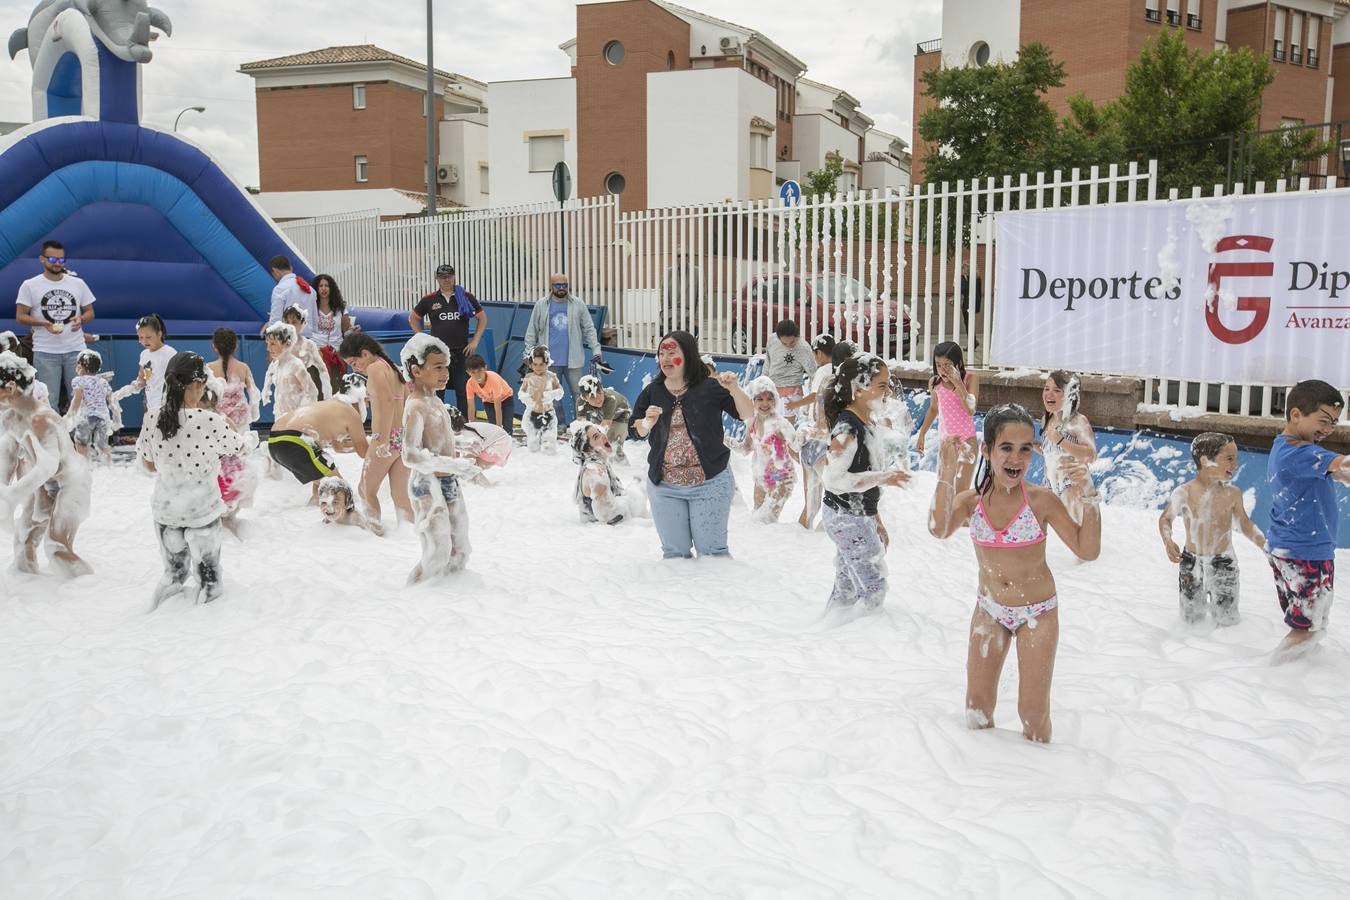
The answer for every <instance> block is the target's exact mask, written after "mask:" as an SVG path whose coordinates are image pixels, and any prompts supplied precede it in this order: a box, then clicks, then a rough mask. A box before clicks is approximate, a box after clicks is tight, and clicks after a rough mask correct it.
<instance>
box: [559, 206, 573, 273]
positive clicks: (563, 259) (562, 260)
mask: <svg viewBox="0 0 1350 900" xmlns="http://www.w3.org/2000/svg"><path fill="white" fill-rule="evenodd" d="M566 209H567V201H566V200H559V201H558V243H559V244H560V245H561V250H560V252H561V255H560V256H559V258H558V271H560V272H562V273H563V274H564V275H566V276H567V277H568V278H571V277H572V271H571V270H570V269H569V268H568V267H567V212H566Z"/></svg>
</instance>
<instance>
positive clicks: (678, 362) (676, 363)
mask: <svg viewBox="0 0 1350 900" xmlns="http://www.w3.org/2000/svg"><path fill="white" fill-rule="evenodd" d="M670 364H671V365H672V366H682V365H684V359H683V358H681V357H679V356H675V357H672V358H671V360H670Z"/></svg>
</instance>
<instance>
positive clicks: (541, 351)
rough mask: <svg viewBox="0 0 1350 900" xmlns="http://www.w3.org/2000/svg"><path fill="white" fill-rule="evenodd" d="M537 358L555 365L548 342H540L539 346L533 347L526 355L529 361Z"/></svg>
mask: <svg viewBox="0 0 1350 900" xmlns="http://www.w3.org/2000/svg"><path fill="white" fill-rule="evenodd" d="M536 358H539V359H542V360H543V361H544V365H546V366H551V365H553V354H551V353H549V352H548V345H547V344H540V345H539V346H537V347H532V348H531V349H530V353H529V355H528V356H526V357H525V359H526V360H527V361H528V362H534V360H535V359H536Z"/></svg>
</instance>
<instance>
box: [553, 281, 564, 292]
mask: <svg viewBox="0 0 1350 900" xmlns="http://www.w3.org/2000/svg"><path fill="white" fill-rule="evenodd" d="M553 289H554V290H555V291H565V290H567V282H565V281H555V282H554V283H553Z"/></svg>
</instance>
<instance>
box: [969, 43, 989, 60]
mask: <svg viewBox="0 0 1350 900" xmlns="http://www.w3.org/2000/svg"><path fill="white" fill-rule="evenodd" d="M988 63H989V45H988V44H986V43H985V42H984V41H976V42H975V43H974V44H972V45H971V47H970V64H971V65H972V66H983V65H988Z"/></svg>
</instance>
